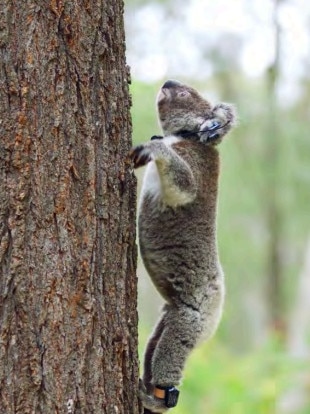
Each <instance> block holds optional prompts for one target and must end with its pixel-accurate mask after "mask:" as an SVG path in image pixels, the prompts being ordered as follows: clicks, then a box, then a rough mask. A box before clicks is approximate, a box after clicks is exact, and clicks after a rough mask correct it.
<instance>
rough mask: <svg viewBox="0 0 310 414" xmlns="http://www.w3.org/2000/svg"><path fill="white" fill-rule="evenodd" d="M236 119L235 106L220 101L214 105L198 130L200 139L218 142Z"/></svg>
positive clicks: (213, 143) (207, 141)
mask: <svg viewBox="0 0 310 414" xmlns="http://www.w3.org/2000/svg"><path fill="white" fill-rule="evenodd" d="M235 121H236V111H235V107H234V106H233V105H230V104H226V103H220V104H218V105H216V106H215V107H214V108H213V110H212V113H211V116H210V118H208V119H207V120H206V121H205V122H204V123H203V124H202V125H201V130H200V141H201V142H205V143H209V144H212V145H217V144H219V143H220V142H221V141H222V139H223V137H224V135H226V134H227V132H229V131H230V130H231V128H232V127H233V126H234V124H235Z"/></svg>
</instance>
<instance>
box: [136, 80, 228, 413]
mask: <svg viewBox="0 0 310 414" xmlns="http://www.w3.org/2000/svg"><path fill="white" fill-rule="evenodd" d="M157 110H158V119H159V123H160V125H161V128H162V131H163V137H161V136H154V137H152V140H151V141H150V142H147V143H146V144H143V145H139V146H137V147H134V148H133V149H132V150H131V153H130V157H131V159H132V161H133V165H134V167H135V168H138V167H140V166H144V165H147V167H146V171H145V175H144V179H143V184H142V190H141V198H140V202H139V213H138V233H139V243H140V252H141V256H142V259H143V262H144V265H145V268H146V269H147V271H148V273H149V275H150V277H151V279H152V281H153V283H154V285H155V287H156V288H157V290H158V291H159V293H160V294H161V295H162V297H163V298H164V300H165V305H164V307H163V310H162V315H161V318H160V320H159V322H158V323H157V326H156V327H155V329H154V332H153V334H152V336H151V338H150V339H149V342H148V344H147V347H146V351H145V356H144V373H143V379H142V380H140V398H141V400H142V403H143V405H144V407H145V413H149V412H152V413H163V412H165V411H167V410H168V409H169V408H171V407H174V406H175V405H176V404H177V399H178V394H179V391H178V390H177V389H176V386H178V385H179V384H180V381H181V379H182V371H183V369H184V365H185V362H186V360H187V357H188V355H189V354H190V352H191V351H192V350H193V348H194V347H195V346H196V345H197V344H198V343H199V342H200V341H201V340H203V339H208V338H210V337H211V335H212V334H213V333H214V332H215V330H216V328H217V326H218V324H219V321H220V318H221V313H222V308H223V301H224V291H225V289H224V275H223V271H222V268H221V265H220V261H219V256H218V248H217V234H216V211H217V198H218V178H219V170H220V165H219V153H218V150H217V147H216V145H217V144H218V143H220V142H221V140H222V138H223V137H224V136H225V134H227V132H228V131H229V130H230V129H231V128H232V127H233V125H234V123H235V111H234V108H233V106H232V105H229V104H223V103H221V104H218V105H215V106H214V107H213V106H212V105H211V104H210V102H208V101H207V100H206V99H204V98H203V97H202V96H201V95H200V94H199V93H198V92H197V91H196V90H195V89H193V88H191V87H189V86H187V85H184V84H182V83H180V82H178V81H175V80H168V81H167V82H165V84H164V85H163V86H162V88H161V89H160V91H159V93H158V96H157Z"/></svg>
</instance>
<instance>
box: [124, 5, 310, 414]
mask: <svg viewBox="0 0 310 414" xmlns="http://www.w3.org/2000/svg"><path fill="white" fill-rule="evenodd" d="M126 3H127V4H126V13H125V17H126V31H127V58H128V63H129V64H130V66H131V72H132V85H131V93H132V100H133V107H132V121H133V140H134V143H135V144H138V143H141V142H145V141H148V140H149V139H150V137H151V136H152V135H155V134H160V133H161V131H160V128H159V126H158V123H157V117H156V110H155V98H156V94H157V92H158V90H159V88H160V86H161V85H162V84H163V82H164V81H165V80H166V79H169V78H176V79H179V80H181V81H183V82H185V83H188V84H190V85H191V86H194V87H196V88H197V89H198V90H199V91H200V92H201V93H202V94H203V95H204V96H205V97H206V98H208V99H210V100H211V101H213V102H214V103H216V102H219V101H227V102H233V103H235V105H236V107H237V111H238V117H239V123H238V126H237V127H236V128H235V130H234V131H233V132H232V133H231V134H230V135H229V136H228V137H227V139H226V140H224V141H223V143H222V144H221V146H220V147H219V150H220V153H221V164H222V169H221V177H220V195H219V211H218V242H219V250H220V257H221V262H222V265H223V268H224V272H225V277H226V288H227V293H226V303H225V310H224V315H223V319H222V321H221V325H220V327H219V329H218V331H217V333H216V335H215V336H214V338H213V339H212V340H211V341H209V342H208V343H205V344H202V345H201V346H200V347H199V348H197V350H195V351H194V352H193V354H192V355H191V357H190V358H189V360H188V363H187V365H186V371H185V374H184V381H183V384H182V386H181V395H180V402H179V405H178V407H176V408H175V409H174V410H173V413H175V414H186V413H191V414H198V413H199V414H202V413H208V414H230V413H232V414H249V413H251V414H252V413H253V414H271V413H272V414H274V413H278V414H288V413H294V414H306V413H307V414H309V413H310V305H309V303H310V219H309V216H310V208H309V207H310V137H309V116H310V105H309V91H310V75H309V73H310V71H309V68H310V55H309V54H310V40H309V38H310V25H309V22H310V4H309V2H306V1H302V0H300V1H297V0H296V1H295V0H294V1H293V0H291V1H289V0H282V1H279V0H278V1H271V0H270V1H267V0H264V1H260V2H258V0H256V1H249V0H248V1H247V0H240V1H238V0H234V1H229V0H226V1H225V0H221V1H218V2H217V4H216V5H215V4H214V2H213V3H211V2H208V1H206V2H199V1H196V0H190V1H187V2H185V1H182V0H177V1H169V0H166V1H152V2H151V1H142V0H141V1H138V0H136V1H133V0H132V1H127V2H126ZM137 175H138V178H139V184H140V183H141V179H142V175H143V169H142V170H138V171H137ZM138 277H139V318H140V338H139V342H140V355H141V360H142V357H143V350H144V347H145V344H146V341H147V338H148V336H149V335H150V333H151V330H152V328H153V326H154V324H155V322H156V320H157V318H158V316H159V309H160V306H161V299H160V297H159V295H158V294H157V292H156V290H155V288H154V287H153V286H152V285H151V282H150V281H149V278H148V275H147V274H146V272H145V270H144V268H143V265H142V264H141V262H140V263H139V268H138Z"/></svg>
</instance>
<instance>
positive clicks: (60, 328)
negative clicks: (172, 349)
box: [0, 0, 139, 414]
mask: <svg viewBox="0 0 310 414" xmlns="http://www.w3.org/2000/svg"><path fill="white" fill-rule="evenodd" d="M0 54H1V57H0V117H1V118H0V220H1V221H0V264H1V266H0V412H1V413H5V414H11V413H21V414H27V413H44V414H49V413H53V414H54V413H68V414H69V413H95V414H99V413H109V414H110V413H126V414H135V413H138V412H139V409H138V399H137V379H138V359H137V313H136V276H135V267H136V246H135V218H134V217H135V196H136V195H135V179H134V177H133V175H132V171H131V169H130V166H129V165H128V164H127V163H126V154H127V153H128V150H129V148H130V145H131V143H130V135H131V123H130V116H129V107H130V98H129V93H128V73H127V69H126V64H125V44H124V29H123V1H122V0H105V1H99V0H93V1H88V0H84V1H80V2H75V1H65V0H41V1H36V0H26V1H12V0H0Z"/></svg>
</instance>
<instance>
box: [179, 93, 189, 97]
mask: <svg viewBox="0 0 310 414" xmlns="http://www.w3.org/2000/svg"><path fill="white" fill-rule="evenodd" d="M188 95H189V92H188V91H181V92H179V93H178V96H179V97H180V98H185V97H186V96H188Z"/></svg>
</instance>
